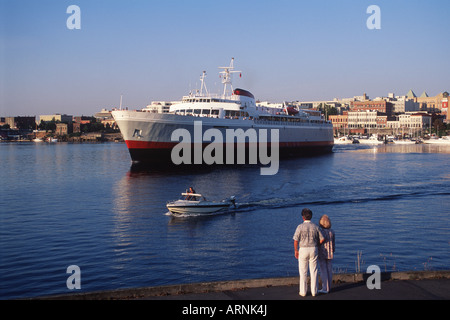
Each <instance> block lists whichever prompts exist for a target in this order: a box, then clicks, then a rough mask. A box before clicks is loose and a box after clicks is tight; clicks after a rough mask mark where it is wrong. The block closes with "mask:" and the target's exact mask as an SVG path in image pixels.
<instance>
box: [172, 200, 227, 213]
mask: <svg viewBox="0 0 450 320" xmlns="http://www.w3.org/2000/svg"><path fill="white" fill-rule="evenodd" d="M231 205H232V204H231V203H228V202H222V203H218V202H210V201H187V200H177V201H174V202H171V203H168V204H167V209H169V211H170V212H171V213H173V214H175V215H203V214H212V213H216V212H219V211H223V210H225V209H229V208H230V206H231Z"/></svg>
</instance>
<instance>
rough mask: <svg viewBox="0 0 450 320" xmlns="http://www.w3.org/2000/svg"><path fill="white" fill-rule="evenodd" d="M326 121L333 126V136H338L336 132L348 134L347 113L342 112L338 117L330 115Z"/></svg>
mask: <svg viewBox="0 0 450 320" xmlns="http://www.w3.org/2000/svg"><path fill="white" fill-rule="evenodd" d="M328 120H330V121H331V123H332V124H333V131H334V134H335V135H338V132H344V133H345V132H347V133H348V132H349V131H348V111H344V112H343V114H338V115H330V116H328Z"/></svg>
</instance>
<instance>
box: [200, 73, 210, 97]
mask: <svg viewBox="0 0 450 320" xmlns="http://www.w3.org/2000/svg"><path fill="white" fill-rule="evenodd" d="M205 78H206V71H203V74H202V76H201V77H200V81H201V82H202V86H201V87H200V96H203V88H205V92H206V96H208V95H209V94H208V89H206V84H205Z"/></svg>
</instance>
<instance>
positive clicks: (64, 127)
mask: <svg viewBox="0 0 450 320" xmlns="http://www.w3.org/2000/svg"><path fill="white" fill-rule="evenodd" d="M55 133H56V134H57V135H59V136H64V135H66V134H68V133H69V125H68V124H67V123H57V124H56V130H55Z"/></svg>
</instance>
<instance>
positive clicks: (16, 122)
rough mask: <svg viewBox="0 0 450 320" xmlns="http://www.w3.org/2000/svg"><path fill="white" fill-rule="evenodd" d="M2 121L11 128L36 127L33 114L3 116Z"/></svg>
mask: <svg viewBox="0 0 450 320" xmlns="http://www.w3.org/2000/svg"><path fill="white" fill-rule="evenodd" d="M3 123H4V124H8V125H9V127H10V128H11V129H31V130H33V129H36V117H35V116H32V117H29V116H25V117H22V116H18V117H5V118H4V122H3Z"/></svg>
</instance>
